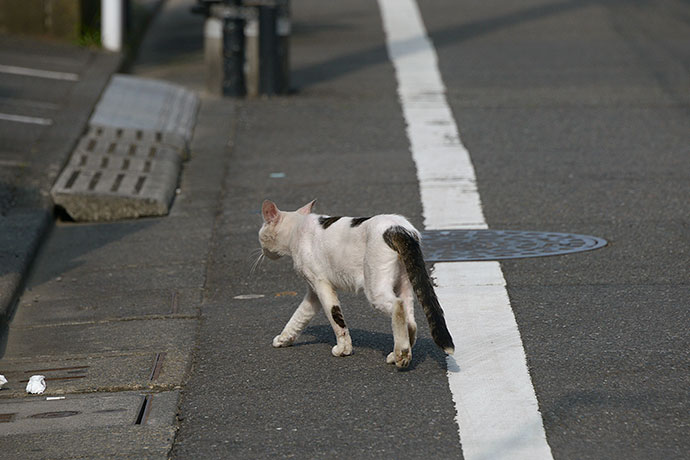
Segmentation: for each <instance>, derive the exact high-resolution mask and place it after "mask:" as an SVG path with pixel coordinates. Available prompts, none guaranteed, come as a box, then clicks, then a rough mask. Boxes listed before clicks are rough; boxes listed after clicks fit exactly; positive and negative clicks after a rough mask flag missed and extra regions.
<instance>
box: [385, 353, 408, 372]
mask: <svg viewBox="0 0 690 460" xmlns="http://www.w3.org/2000/svg"><path fill="white" fill-rule="evenodd" d="M411 361H412V351H411V350H410V349H409V348H404V349H402V350H395V351H391V352H390V353H388V356H386V364H395V366H396V367H397V368H398V369H404V368H406V367H407V366H409V365H410V362H411Z"/></svg>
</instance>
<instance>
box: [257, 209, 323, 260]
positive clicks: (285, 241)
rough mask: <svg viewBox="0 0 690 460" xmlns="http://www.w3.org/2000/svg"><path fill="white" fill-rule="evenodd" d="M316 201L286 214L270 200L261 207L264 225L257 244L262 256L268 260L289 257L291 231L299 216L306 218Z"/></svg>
mask: <svg viewBox="0 0 690 460" xmlns="http://www.w3.org/2000/svg"><path fill="white" fill-rule="evenodd" d="M315 203H316V200H314V201H312V202H311V203H308V204H306V205H304V206H302V207H301V208H299V209H298V210H297V211H292V212H287V211H281V210H280V209H278V206H276V204H275V203H274V202H272V201H270V200H265V201H264V202H263V204H262V205H261V214H262V216H263V218H264V224H263V225H262V226H261V229H260V230H259V243H260V244H261V249H262V251H263V254H264V255H265V256H266V257H268V258H269V259H273V260H275V259H279V258H280V257H282V256H288V255H290V237H291V233H292V229H293V228H294V226H295V224H296V221H297V220H298V219H299V217H300V216H306V215H307V214H309V213H310V212H311V210H312V208H313V207H314V204H315Z"/></svg>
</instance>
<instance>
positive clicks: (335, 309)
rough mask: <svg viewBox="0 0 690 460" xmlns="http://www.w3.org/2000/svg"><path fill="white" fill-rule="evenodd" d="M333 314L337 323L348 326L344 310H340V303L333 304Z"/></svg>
mask: <svg viewBox="0 0 690 460" xmlns="http://www.w3.org/2000/svg"><path fill="white" fill-rule="evenodd" d="M331 316H333V321H335V324H337V325H338V326H340V327H342V328H346V327H347V326H346V325H345V318H343V312H342V311H340V307H339V306H338V305H333V308H331Z"/></svg>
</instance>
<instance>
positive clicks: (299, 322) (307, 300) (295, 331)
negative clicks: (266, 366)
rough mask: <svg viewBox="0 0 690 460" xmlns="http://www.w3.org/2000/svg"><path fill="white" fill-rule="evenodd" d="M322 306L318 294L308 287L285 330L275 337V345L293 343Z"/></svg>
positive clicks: (284, 345)
mask: <svg viewBox="0 0 690 460" xmlns="http://www.w3.org/2000/svg"><path fill="white" fill-rule="evenodd" d="M320 307H321V303H320V302H319V298H318V296H317V295H316V294H315V293H314V291H313V290H312V289H311V288H308V290H307V293H306V295H305V296H304V299H303V300H302V302H301V303H300V304H299V306H298V307H297V310H295V312H294V313H293V314H292V317H291V318H290V320H289V321H288V322H287V324H286V325H285V327H284V328H283V332H281V333H280V335H277V336H275V337H274V338H273V346H274V347H275V348H282V347H289V346H290V345H292V344H293V342H294V341H295V340H296V339H297V337H299V335H300V334H301V333H302V331H303V330H304V328H305V327H306V326H307V324H309V321H311V319H312V318H313V317H314V315H315V314H316V312H317V311H318V310H319V308H320Z"/></svg>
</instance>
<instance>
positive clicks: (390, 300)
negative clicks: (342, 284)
mask: <svg viewBox="0 0 690 460" xmlns="http://www.w3.org/2000/svg"><path fill="white" fill-rule="evenodd" d="M385 256H386V257H387V259H388V260H385V261H381V260H379V261H378V263H376V264H374V263H370V264H369V265H370V266H377V267H378V268H379V269H378V270H368V271H366V272H365V275H366V277H365V286H364V293H365V294H366V296H367V299H368V300H369V302H371V304H372V306H373V307H374V308H376V309H377V310H380V311H382V312H384V313H386V314H388V315H390V316H391V325H392V327H393V351H392V352H391V353H389V354H388V356H387V357H386V362H387V363H388V364H395V365H396V366H397V367H398V368H405V367H407V366H409V365H410V362H411V361H412V344H413V343H414V340H415V337H416V335H417V325H416V323H414V315H412V322H410V321H409V315H408V312H407V309H406V305H405V303H406V302H407V301H408V300H412V299H411V298H408V297H409V296H407V295H406V294H407V292H405V291H404V289H403V286H402V284H401V282H400V281H399V280H400V279H401V275H402V273H405V272H404V267H403V266H401V265H400V262H399V261H398V259H397V257H398V256H397V254H396V253H395V252H393V251H390V254H385ZM384 262H386V263H384ZM365 265H367V264H366V263H365ZM396 291H397V292H398V293H400V294H401V296H400V297H398V296H397V295H396ZM413 306H414V305H413V304H412V305H410V307H413ZM410 339H411V340H410Z"/></svg>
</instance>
